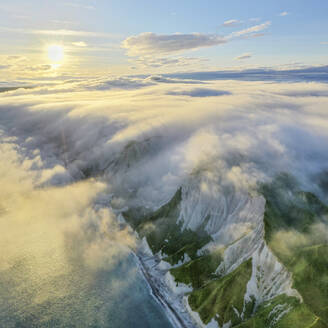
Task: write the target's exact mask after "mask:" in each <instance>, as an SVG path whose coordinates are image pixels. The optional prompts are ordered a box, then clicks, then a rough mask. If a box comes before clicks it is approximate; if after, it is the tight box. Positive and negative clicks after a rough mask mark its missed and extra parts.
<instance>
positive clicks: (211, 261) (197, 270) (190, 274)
mask: <svg viewBox="0 0 328 328" xmlns="http://www.w3.org/2000/svg"><path fill="white" fill-rule="evenodd" d="M221 261H222V251H215V252H212V253H209V254H207V255H203V256H201V257H198V258H196V259H195V260H192V261H189V262H187V263H185V264H183V265H181V266H179V267H177V268H173V269H171V270H170V272H171V274H172V275H173V276H174V279H175V281H177V282H182V283H184V284H186V285H189V284H191V285H192V287H193V288H194V289H197V288H200V287H202V286H204V285H205V284H206V283H208V282H210V281H211V280H212V279H217V278H218V276H217V275H216V274H215V270H216V269H217V268H218V266H219V264H220V262H221Z"/></svg>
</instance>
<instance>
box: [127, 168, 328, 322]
mask: <svg viewBox="0 0 328 328" xmlns="http://www.w3.org/2000/svg"><path fill="white" fill-rule="evenodd" d="M205 173H207V172H205ZM288 186H289V189H288V188H287V187H288ZM325 215H326V207H325V205H324V204H323V203H321V202H320V201H319V199H318V198H317V197H316V196H315V195H313V194H311V193H307V192H301V191H299V190H298V189H297V188H296V182H294V180H293V179H292V178H291V177H290V176H287V175H280V176H278V177H277V178H276V179H274V181H273V182H272V183H269V184H266V185H262V186H261V187H260V189H259V192H258V193H254V192H252V193H249V192H247V191H245V190H236V189H235V188H233V187H232V186H231V185H223V186H222V185H220V184H218V183H217V181H215V180H214V181H213V179H211V178H209V175H208V174H196V175H191V176H190V177H189V178H188V179H187V180H186V181H185V183H184V184H183V185H182V186H181V188H179V189H178V191H177V192H176V193H175V195H174V196H173V197H172V199H171V200H170V201H169V202H168V203H167V204H165V205H163V206H161V207H160V208H159V209H157V210H156V211H154V212H152V211H149V210H146V209H143V208H131V209H129V210H128V211H126V212H125V213H124V216H125V218H126V219H127V221H128V222H129V223H130V224H131V225H132V226H133V227H134V228H135V229H136V231H137V232H138V234H139V236H140V237H141V238H145V239H144V240H145V241H147V243H148V245H149V247H150V250H151V252H152V254H154V256H155V257H154V258H157V260H156V261H155V262H154V263H153V264H152V266H153V269H154V268H155V269H154V270H157V273H159V275H162V277H165V279H164V278H163V279H162V280H163V281H166V283H167V285H169V287H170V288H171V291H173V293H177V294H179V296H180V297H181V298H183V299H185V303H186V310H188V311H189V312H190V314H191V315H192V316H193V317H194V318H196V319H197V318H200V320H198V319H197V320H196V321H198V324H200V325H209V326H210V327H212V326H213V327H215V326H217V327H291V323H292V322H293V324H295V325H296V326H297V327H301V328H302V327H304V328H306V327H324V326H325V325H326V308H325V306H326V305H325V304H326V302H327V299H328V297H327V294H326V292H327V289H326V275H327V269H326V268H327V266H326V264H327V262H326V259H325V256H323V254H324V252H326V250H327V248H326V247H327V245H325V244H324V243H322V244H320V245H313V246H314V247H312V246H309V245H307V248H304V247H303V248H301V249H297V252H293V253H292V254H291V253H288V252H287V251H286V250H281V247H277V246H276V245H278V246H279V242H277V241H279V235H277V233H278V232H279V233H280V232H281V231H284V232H285V230H286V229H289V228H291V227H293V229H296V230H297V231H299V233H302V234H303V233H308V234H310V232H311V231H312V230H311V229H312V228H311V227H312V226H313V225H314V224H316V223H322V224H325V220H326V219H325ZM297 217H300V218H301V219H300V220H297ZM302 236H303V235H302ZM277 238H278V240H277ZM282 241H283V239H282ZM280 245H281V243H280ZM311 245H312V244H311ZM272 250H273V252H272ZM305 261H310V262H305ZM165 263H166V264H165ZM306 263H311V266H306ZM153 269H150V270H153ZM309 279H310V280H311V281H312V282H310V284H309V285H307V284H306V283H305V282H306V281H308V280H309ZM174 281H175V282H174ZM320 287H322V288H323V290H322V291H321V292H317V289H318V288H320ZM314 294H315V295H318V297H317V298H315V297H313V296H314ZM197 316H199V317H197ZM296 326H295V327H296Z"/></svg>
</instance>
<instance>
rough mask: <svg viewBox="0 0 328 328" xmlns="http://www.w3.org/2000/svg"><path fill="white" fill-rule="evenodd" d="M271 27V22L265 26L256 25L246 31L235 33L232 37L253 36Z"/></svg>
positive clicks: (264, 24)
mask: <svg viewBox="0 0 328 328" xmlns="http://www.w3.org/2000/svg"><path fill="white" fill-rule="evenodd" d="M270 25H271V22H270V21H267V22H265V23H263V24H258V25H254V26H251V27H248V28H246V29H243V30H240V31H236V32H233V33H231V35H230V36H231V37H241V36H248V35H252V34H253V33H258V32H261V31H263V30H265V29H267V28H268V27H269V26H270Z"/></svg>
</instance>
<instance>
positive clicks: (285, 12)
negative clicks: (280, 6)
mask: <svg viewBox="0 0 328 328" xmlns="http://www.w3.org/2000/svg"><path fill="white" fill-rule="evenodd" d="M287 15H289V12H288V11H283V12H281V13H280V14H279V16H282V17H283V16H287Z"/></svg>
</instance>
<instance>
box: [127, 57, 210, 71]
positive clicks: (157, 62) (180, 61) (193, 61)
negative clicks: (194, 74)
mask: <svg viewBox="0 0 328 328" xmlns="http://www.w3.org/2000/svg"><path fill="white" fill-rule="evenodd" d="M207 61H208V60H207V59H205V58H195V57H157V56H156V57H150V56H144V57H142V56H141V57H139V58H134V59H133V63H134V64H137V65H141V66H143V67H151V68H162V67H179V68H180V67H184V66H190V65H199V64H201V63H204V62H207Z"/></svg>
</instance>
